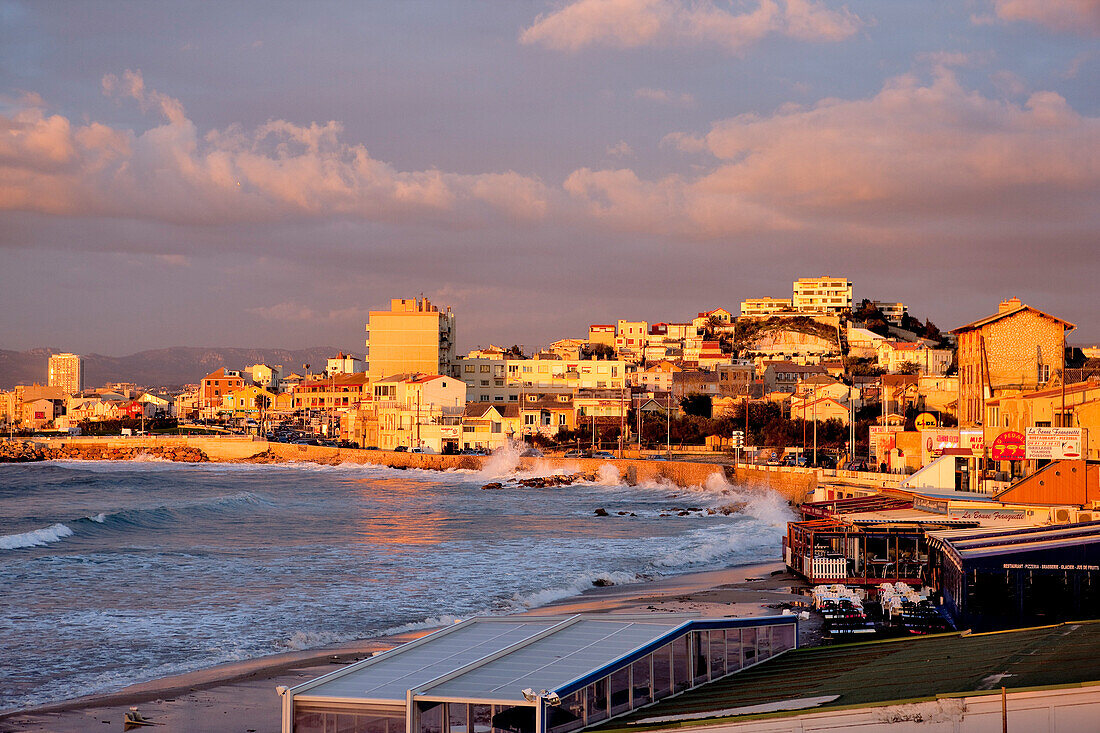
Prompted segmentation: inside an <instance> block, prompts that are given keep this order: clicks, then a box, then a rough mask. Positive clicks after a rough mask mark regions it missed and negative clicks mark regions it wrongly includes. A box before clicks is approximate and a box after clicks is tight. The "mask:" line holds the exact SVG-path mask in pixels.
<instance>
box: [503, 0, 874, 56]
mask: <svg viewBox="0 0 1100 733" xmlns="http://www.w3.org/2000/svg"><path fill="white" fill-rule="evenodd" d="M863 25H864V22H863V21H862V20H861V19H860V18H859V17H858V16H856V15H855V14H854V13H852V12H850V11H849V10H848V9H847V8H839V9H836V10H833V9H830V8H828V7H827V6H826V5H825V4H824V3H823V2H815V0H758V2H756V4H755V5H754V6H753V7H751V9H748V10H746V11H744V12H735V11H731V10H727V9H725V8H723V7H720V6H719V4H718V3H716V2H714V1H713V0H694V1H692V0H576V1H575V2H572V3H570V4H568V5H566V6H564V7H562V8H560V9H559V10H556V11H554V12H552V13H548V14H546V15H540V16H539V17H538V18H536V19H535V22H534V23H533V24H532V25H531V26H530V27H529V28H526V29H525V30H524V31H523V32H522V33H521V34H520V41H521V42H522V43H526V44H537V45H541V46H544V47H546V48H550V49H553V50H556V51H570V52H574V51H579V50H581V49H583V48H586V47H589V46H609V47H612V48H623V49H627V48H641V47H645V46H664V47H668V46H697V45H702V46H712V47H716V48H719V49H722V50H724V51H727V52H731V53H738V52H740V51H742V50H743V49H744V48H745V47H746V46H748V45H751V44H753V43H756V42H757V41H760V40H761V39H763V38H765V37H767V36H771V35H779V36H788V37H791V38H796V39H799V40H806V41H842V40H844V39H846V38H849V37H850V36H852V35H853V34H855V33H856V32H857V31H858V30H859V29H860V28H861V27H863Z"/></svg>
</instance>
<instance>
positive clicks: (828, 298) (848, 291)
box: [791, 275, 852, 313]
mask: <svg viewBox="0 0 1100 733" xmlns="http://www.w3.org/2000/svg"><path fill="white" fill-rule="evenodd" d="M791 301H792V304H793V305H794V309H795V310H796V311H801V312H813V313H844V312H847V311H850V310H852V281H851V280H849V279H848V278H846V277H835V276H832V275H823V276H821V277H800V278H798V279H797V280H795V281H794V297H793V298H792V299H791Z"/></svg>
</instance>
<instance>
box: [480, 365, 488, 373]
mask: <svg viewBox="0 0 1100 733" xmlns="http://www.w3.org/2000/svg"><path fill="white" fill-rule="evenodd" d="M481 373H482V374H488V373H489V365H488V364H482V365H481Z"/></svg>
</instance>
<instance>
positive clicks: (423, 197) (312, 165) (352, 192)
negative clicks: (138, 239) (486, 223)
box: [0, 71, 547, 226]
mask: <svg viewBox="0 0 1100 733" xmlns="http://www.w3.org/2000/svg"><path fill="white" fill-rule="evenodd" d="M103 89H104V92H105V93H106V94H108V95H111V96H114V97H116V98H119V99H133V100H135V101H136V102H137V103H138V105H139V106H140V107H141V109H142V110H143V111H147V112H151V113H154V114H157V115H158V116H159V117H161V118H163V123H162V124H159V125H157V126H154V127H152V128H150V129H148V130H146V131H144V132H137V131H135V130H130V129H115V128H112V127H109V126H106V125H103V124H100V123H96V122H91V123H88V124H77V123H74V122H73V121H71V120H70V119H68V118H66V117H64V116H62V115H58V114H49V113H48V112H47V110H46V108H45V106H44V105H43V104H42V101H41V100H40V99H39V98H37V97H35V96H34V95H24V97H22V98H21V99H19V100H16V101H14V102H13V103H11V104H10V105H8V108H7V109H4V108H0V210H22V211H35V212H41V213H47V214H60V215H74V216H75V215H84V216H128V217H135V218H151V219H159V220H164V221H170V222H175V223H184V224H222V223H232V222H242V221H243V222H263V221H276V220H283V219H287V218H302V217H307V218H308V217H334V216H335V217H349V218H356V219H363V220H369V221H381V222H403V221H410V220H430V221H436V222H440V223H443V224H447V225H457V226H465V225H471V224H476V223H478V222H480V221H483V220H486V219H489V218H497V217H506V218H512V219H521V220H533V219H539V218H541V217H543V216H544V215H545V213H546V207H547V202H546V189H545V186H544V185H543V184H542V183H541V182H540V181H539V180H538V179H536V178H532V177H529V176H524V175H521V174H519V173H516V172H514V171H505V172H500V173H483V174H475V175H468V174H456V173H447V172H444V171H440V170H434V169H430V170H420V171H402V170H398V169H397V168H395V167H394V166H392V165H390V164H388V163H386V162H384V161H380V160H377V159H376V158H373V157H372V156H371V155H370V153H369V152H368V150H367V149H366V147H364V146H363V145H359V144H352V143H348V142H345V141H344V140H343V138H342V135H343V126H342V125H341V124H340V123H339V122H334V121H330V122H324V123H317V122H313V123H310V124H308V125H299V124H295V123H292V122H288V121H286V120H270V121H268V122H266V123H264V124H263V125H260V126H258V127H256V128H254V129H244V128H243V127H241V126H239V125H233V126H230V127H228V128H226V129H224V130H210V131H208V132H206V133H200V131H199V130H198V129H197V128H196V126H195V124H194V122H193V121H192V120H190V119H188V117H187V115H186V113H185V111H184V107H183V105H182V104H181V103H180V102H179V100H177V99H174V98H172V97H169V96H167V95H164V94H161V93H160V92H157V91H155V90H151V89H148V88H147V87H146V86H145V82H144V79H143V77H142V74H141V72H140V71H126V72H125V73H124V74H123V75H122V76H121V77H117V76H114V75H107V76H106V77H104V79H103Z"/></svg>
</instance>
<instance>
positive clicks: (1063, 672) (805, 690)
mask: <svg viewBox="0 0 1100 733" xmlns="http://www.w3.org/2000/svg"><path fill="white" fill-rule="evenodd" d="M1095 680H1100V622H1094V621H1089V622H1079V623H1072V624H1063V625H1059V626H1048V627H1042V628H1033V629H1021V630H1018V631H1008V632H999V633H989V634H969V633H967V632H963V633H953V634H943V635H937V636H926V637H922V638H911V639H902V640H898V641H886V642H869V643H863V644H848V645H843V646H834V647H809V648H802V649H796V650H792V651H789V652H787V653H785V654H782V655H780V656H778V657H775V658H773V659H769V660H767V661H765V662H763V663H762V664H759V665H757V666H755V667H752V668H749V669H746V670H744V671H742V672H739V673H738V674H735V675H732V676H730V677H727V678H725V679H722V680H719V681H717V682H713V683H711V684H709V685H706V686H704V687H702V688H700V689H696V690H691V691H688V692H686V693H684V694H683V695H680V696H678V697H673V698H669V699H666V700H663V701H661V702H659V703H657V704H656V705H653V706H651V707H648V708H645V709H643V710H638V711H635V712H634V713H631V714H630V715H628V716H625V717H623V718H617V719H615V720H613V721H611V722H610V723H609V724H607V725H605V726H604V727H603V728H602V729H603V730H611V729H616V728H627V727H628V728H629V729H630V730H639V729H644V728H645V727H646V725H645V721H646V720H647V719H653V718H662V717H667V716H672V715H691V714H705V713H706V712H708V711H711V712H714V713H716V714H715V715H714V716H712V717H711V718H710V721H708V722H712V721H713V720H714V718H717V717H732V716H731V715H729V714H728V713H727V714H726V715H722V713H723V712H724V711H729V710H731V709H736V708H742V707H746V706H749V705H758V704H762V703H769V702H773V701H775V700H784V699H802V698H818V697H825V698H828V697H832V696H834V695H835V696H836V698H835V699H833V700H831V701H827V702H825V703H824V704H823V705H821V706H819V707H817V708H814V709H815V710H818V709H821V708H830V707H838V706H852V705H876V704H883V703H896V702H902V701H913V700H920V699H926V698H934V697H935V696H937V695H947V694H952V693H966V692H980V691H983V690H989V691H992V690H994V689H996V690H997V691H998V692H999V688H1000V686H1001V685H1002V684H1005V685H1008V686H1009V687H1010V688H1012V689H1019V688H1025V687H1044V686H1056V685H1073V684H1079V683H1083V682H1091V681H1095ZM803 712H804V711H803ZM700 722H702V720H700ZM639 723H640V724H639ZM651 727H668V723H663V724H657V723H656V722H654V724H652V726H651Z"/></svg>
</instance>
